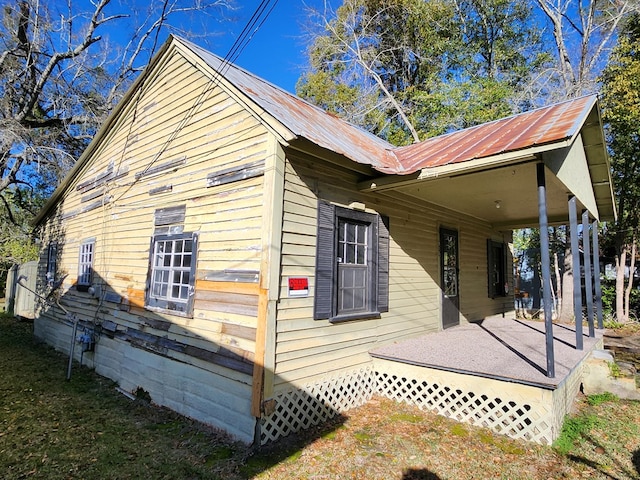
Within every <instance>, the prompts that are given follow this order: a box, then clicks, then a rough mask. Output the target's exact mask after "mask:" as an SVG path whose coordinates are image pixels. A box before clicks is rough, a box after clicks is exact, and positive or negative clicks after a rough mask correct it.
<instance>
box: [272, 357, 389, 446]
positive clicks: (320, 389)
mask: <svg viewBox="0 0 640 480" xmlns="http://www.w3.org/2000/svg"><path fill="white" fill-rule="evenodd" d="M375 391H376V376H375V372H374V371H373V369H372V368H370V367H366V368H361V369H358V370H354V371H350V372H344V373H343V374H341V375H340V376H332V377H328V378H325V379H322V380H319V381H318V382H315V383H312V384H308V385H306V386H305V387H304V388H301V389H295V390H290V391H287V392H282V393H279V394H277V395H276V396H275V398H274V400H275V411H274V412H273V413H272V414H271V415H268V416H264V417H263V418H262V419H261V421H260V444H261V445H264V444H266V443H268V442H272V441H274V440H277V439H278V438H280V437H284V436H287V435H289V434H291V433H293V432H298V431H300V430H304V429H307V428H309V427H311V426H313V425H319V424H321V423H324V422H326V421H327V420H329V419H331V418H333V417H335V416H336V415H337V414H338V413H341V412H345V411H347V410H350V409H352V408H355V407H359V406H360V405H364V404H365V403H366V402H368V401H369V400H370V399H371V397H372V396H373V395H374V393H375Z"/></svg>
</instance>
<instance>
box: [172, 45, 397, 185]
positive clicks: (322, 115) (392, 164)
mask: <svg viewBox="0 0 640 480" xmlns="http://www.w3.org/2000/svg"><path fill="white" fill-rule="evenodd" d="M181 41H182V42H183V43H185V44H187V45H188V46H189V47H190V48H191V49H192V50H194V51H195V52H196V53H197V54H198V55H199V56H200V57H201V58H202V59H203V60H204V61H205V62H207V64H208V65H209V66H211V67H212V68H213V69H214V70H216V71H218V72H220V71H221V72H220V73H221V75H222V76H224V78H225V79H227V80H228V81H229V82H231V83H232V84H233V85H234V86H235V87H236V88H238V89H240V90H241V91H242V92H243V93H244V94H245V95H247V96H248V97H249V98H250V99H251V100H252V101H253V102H255V103H256V104H257V105H259V106H260V107H261V108H263V109H264V110H265V111H267V112H268V113H269V114H270V115H272V116H273V117H275V118H276V119H277V120H278V121H279V122H280V123H282V124H283V125H284V126H285V127H286V128H287V129H289V130H290V131H291V132H292V133H293V134H294V135H296V136H297V137H303V138H306V139H307V140H310V141H311V142H313V143H315V144H316V145H318V146H320V147H323V148H327V149H329V150H331V151H333V152H336V153H339V154H342V155H344V156H345V157H347V158H349V159H351V160H353V161H355V162H358V163H362V164H365V165H371V166H372V167H373V168H375V169H376V170H378V171H380V172H383V173H395V172H397V171H401V170H402V166H401V165H400V164H399V163H398V160H397V158H396V157H395V155H394V154H393V153H392V152H391V149H392V148H393V145H391V144H390V143H388V142H386V141H384V140H383V139H381V138H379V137H376V136H375V135H373V134H372V133H369V132H367V131H366V130H363V129H361V128H360V127H357V126H355V125H352V124H350V123H348V122H346V121H344V120H343V119H340V118H338V117H337V116H335V115H330V114H328V113H327V112H325V111H324V110H322V109H320V108H318V107H316V106H315V105H312V104H311V103H309V102H307V101H305V100H303V99H301V98H299V97H296V96H295V95H292V94H290V93H289V92H287V91H285V90H282V89H281V88H279V87H277V86H275V85H273V84H271V83H269V82H267V81H266V80H263V79H262V78H260V77H257V76H255V75H253V74H252V73H250V72H247V71H246V70H243V69H241V68H239V67H237V66H235V65H233V64H230V63H223V62H222V59H221V58H220V57H218V56H216V55H214V54H212V53H210V52H207V51H206V50H204V49H202V48H200V47H198V46H197V45H195V44H192V43H190V42H187V41H185V40H182V39H181Z"/></svg>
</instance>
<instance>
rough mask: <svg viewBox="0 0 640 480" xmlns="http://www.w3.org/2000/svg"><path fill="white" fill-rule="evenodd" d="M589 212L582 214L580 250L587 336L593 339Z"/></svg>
mask: <svg viewBox="0 0 640 480" xmlns="http://www.w3.org/2000/svg"><path fill="white" fill-rule="evenodd" d="M589 225H591V224H590V223H589V212H588V211H587V210H585V211H584V212H582V250H583V251H584V289H585V293H586V302H587V321H588V322H589V336H590V337H595V336H596V332H595V329H594V327H593V283H592V282H591V241H590V239H589Z"/></svg>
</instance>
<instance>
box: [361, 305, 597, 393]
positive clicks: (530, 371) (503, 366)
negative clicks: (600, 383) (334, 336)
mask: <svg viewBox="0 0 640 480" xmlns="http://www.w3.org/2000/svg"><path fill="white" fill-rule="evenodd" d="M544 328H545V325H544V322H536V321H526V320H520V319H515V318H495V317H492V318H488V319H486V320H484V321H482V322H478V323H468V324H462V325H458V326H456V327H452V328H449V329H447V330H444V331H441V332H437V333H432V334H427V335H423V336H420V337H416V338H413V339H409V340H404V341H400V342H396V343H394V344H391V345H386V346H384V347H380V348H376V349H373V350H371V351H370V352H369V353H370V355H371V356H372V357H374V358H380V359H384V360H389V361H394V362H400V363H406V364H410V365H415V366H421V367H429V368H433V369H438V370H444V371H450V372H455V373H461V374H465V375H474V376H479V377H486V378H491V379H496V380H501V381H506V382H513V383H520V384H523V385H531V386H535V387H540V388H544V389H549V390H554V389H556V388H558V386H559V385H560V384H561V383H562V382H563V381H564V380H565V379H566V378H567V377H568V376H569V375H570V373H571V372H573V370H574V369H575V368H576V367H577V366H579V365H580V363H581V362H582V360H583V359H585V358H586V357H587V356H588V355H589V354H590V353H591V351H593V350H594V349H596V348H601V345H602V331H601V330H596V336H595V337H593V338H592V337H589V336H588V328H587V326H586V325H585V326H584V329H583V330H584V334H583V337H584V348H583V350H577V349H576V348H575V344H576V333H575V326H574V325H567V324H555V323H554V325H553V337H554V342H553V346H554V355H555V377H554V378H549V377H547V375H546V370H547V360H546V342H545V330H544Z"/></svg>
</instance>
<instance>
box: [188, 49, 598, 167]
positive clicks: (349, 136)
mask: <svg viewBox="0 0 640 480" xmlns="http://www.w3.org/2000/svg"><path fill="white" fill-rule="evenodd" d="M178 40H179V41H180V42H181V43H183V44H184V45H185V46H187V47H188V48H189V49H190V50H192V51H193V52H194V53H195V54H196V55H198V56H199V57H200V58H202V60H204V61H205V62H206V63H207V64H208V65H209V66H210V67H211V68H212V69H213V70H215V71H216V72H219V74H220V75H222V76H224V78H225V79H226V80H227V81H229V82H230V83H231V84H232V85H234V86H235V87H236V88H237V89H239V90H240V91H241V92H243V93H244V94H245V95H246V96H247V97H248V98H249V99H250V100H251V101H253V102H255V103H256V104H257V105H258V106H259V107H261V108H262V109H264V110H265V111H266V112H267V113H268V114H269V115H271V116H272V117H274V118H275V119H276V120H277V121H278V122H280V124H282V125H283V126H284V127H285V128H286V129H288V130H289V132H290V133H291V134H292V135H294V136H296V137H302V138H305V139H307V140H309V141H311V142H313V143H314V144H316V145H318V146H320V147H323V148H326V149H328V150H330V151H333V152H336V153H339V154H341V155H344V156H345V157H347V158H349V159H350V160H353V161H354V162H357V163H361V164H365V165H371V166H372V167H373V168H374V169H376V170H378V171H379V172H381V173H385V174H398V175H405V174H410V173H413V172H416V171H418V170H421V169H428V168H430V167H437V166H442V165H448V164H453V163H461V162H465V161H469V160H474V159H481V158H487V157H491V156H495V155H499V154H502V153H507V152H515V151H518V150H524V149H527V148H531V147H534V146H541V145H547V144H552V143H556V142H559V141H562V140H565V139H570V138H572V137H574V136H575V135H576V134H577V133H578V132H579V130H580V128H581V127H582V125H583V122H584V121H585V119H586V118H587V116H588V115H589V113H590V112H591V110H592V108H593V107H594V105H595V103H596V101H597V97H596V96H595V95H591V96H585V97H581V98H578V99H573V100H567V101H565V102H562V103H558V104H555V105H551V106H548V107H543V108H539V109H537V110H533V111H530V112H526V113H522V114H518V115H513V116H511V117H508V118H504V119H501V120H496V121H493V122H490V123H485V124H482V125H478V126H476V127H471V128H467V129H465V130H461V131H457V132H453V133H449V134H445V135H441V136H439V137H434V138H430V139H427V140H425V141H423V142H419V143H415V144H413V145H409V146H405V147H395V146H393V145H391V144H390V143H388V142H386V141H385V140H382V139H381V138H379V137H376V136H375V135H373V134H371V133H369V132H367V131H366V130H363V129H362V128H360V127H357V126H355V125H352V124H350V123H348V122H346V121H344V120H342V119H340V118H338V117H336V116H335V115H332V114H329V113H327V112H325V111H324V110H322V109H320V108H318V107H316V106H315V105H312V104H310V103H308V102H306V101H305V100H302V99H301V98H299V97H296V96H295V95H292V94H291V93H289V92H286V91H285V90H282V89H281V88H279V87H277V86H275V85H273V84H271V83H269V82H267V81H266V80H264V79H262V78H260V77H257V76H256V75H254V74H252V73H250V72H248V71H246V70H243V69H242V68H240V67H237V66H236V65H233V64H231V63H226V62H224V61H223V59H221V58H220V57H218V56H217V55H214V54H212V53H211V52H208V51H207V50H204V49H202V48H200V47H199V46H197V45H195V44H193V43H191V42H189V41H187V40H184V39H182V38H178Z"/></svg>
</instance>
